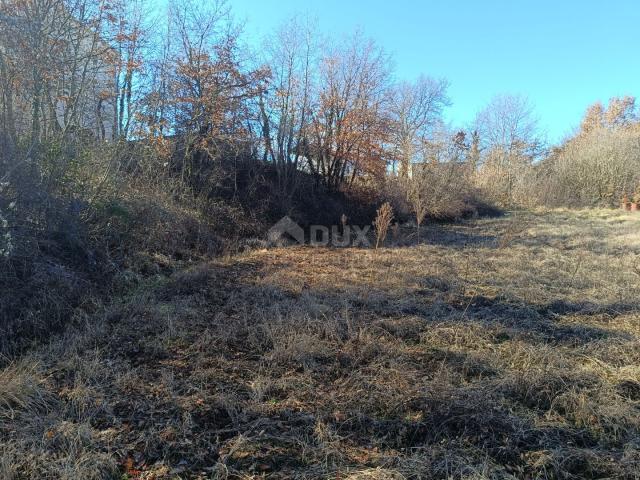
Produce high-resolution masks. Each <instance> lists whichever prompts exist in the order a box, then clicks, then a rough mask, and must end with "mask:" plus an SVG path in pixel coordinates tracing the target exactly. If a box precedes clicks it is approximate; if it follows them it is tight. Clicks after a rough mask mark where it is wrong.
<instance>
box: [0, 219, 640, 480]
mask: <svg viewBox="0 0 640 480" xmlns="http://www.w3.org/2000/svg"><path fill="white" fill-rule="evenodd" d="M416 238H417V237H416V235H415V233H414V232H413V231H412V230H411V229H409V228H407V229H403V231H402V232H401V236H400V238H399V239H398V241H397V242H396V243H397V245H395V246H389V247H386V248H382V249H380V250H378V251H374V250H368V249H318V248H311V247H290V248H279V249H269V250H256V251H251V252H248V253H246V254H243V255H240V256H236V257H233V258H226V259H221V260H216V261H212V262H211V263H208V264H203V265H200V266H198V267H196V268H193V269H191V270H187V271H182V272H179V273H176V274H174V275H172V276H171V277H161V276H158V277H154V278H151V279H148V280H146V281H144V282H141V283H137V284H135V285H132V287H131V289H130V290H129V291H127V292H126V294H124V295H123V296H122V298H118V299H115V300H114V302H113V304H112V305H110V306H109V307H106V308H105V309H97V310H98V311H97V313H93V314H91V315H86V317H83V318H78V319H76V321H75V322H74V324H75V325H76V327H74V328H69V329H68V330H67V332H66V333H65V334H64V335H63V336H61V337H56V338H54V339H52V340H51V342H50V344H49V345H47V346H44V347H42V346H41V347H37V348H34V349H33V350H32V351H31V352H29V353H28V354H26V355H24V356H23V357H21V358H16V359H12V360H11V361H10V362H5V366H4V367H3V368H2V370H1V371H0V432H1V437H0V438H1V441H2V443H1V447H0V478H3V479H4V478H7V479H12V478H14V479H22V478H38V479H40V478H56V479H58V478H60V479H63V478H66V479H94V478H95V479H106V478H130V479H133V478H140V479H183V478H202V479H204V478H262V477H269V478H309V479H311V478H331V479H372V478H375V479H386V478H390V479H409V478H478V479H479V478H542V479H544V478H639V477H640V450H639V449H640V342H639V337H640V315H639V308H640V302H639V300H640V215H634V214H631V213H624V212H615V211H604V210H593V211H577V212H572V211H553V212H542V211H540V212H529V213H520V212H518V213H512V214H509V215H507V216H505V217H502V218H497V219H479V220H473V221H469V222H465V223H461V224H456V225H428V226H427V227H426V228H425V229H424V231H423V232H422V233H421V235H420V239H421V242H420V243H419V244H418V243H417V241H416Z"/></svg>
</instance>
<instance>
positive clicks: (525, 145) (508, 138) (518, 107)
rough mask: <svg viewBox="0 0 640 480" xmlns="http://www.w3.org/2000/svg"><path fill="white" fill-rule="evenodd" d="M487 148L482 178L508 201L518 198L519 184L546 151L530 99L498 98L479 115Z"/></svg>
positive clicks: (484, 183) (494, 193) (479, 123)
mask: <svg viewBox="0 0 640 480" xmlns="http://www.w3.org/2000/svg"><path fill="white" fill-rule="evenodd" d="M476 128H477V130H478V132H479V134H480V142H481V145H482V149H483V150H484V155H483V165H482V171H481V177H480V180H481V181H482V183H483V186H484V187H485V188H486V189H487V191H488V192H490V193H491V194H492V195H494V196H495V198H496V200H499V201H501V202H503V203H505V204H510V203H513V202H514V201H515V200H516V198H515V197H516V196H517V195H516V194H517V192H516V187H517V185H522V183H523V182H522V180H523V178H524V177H525V175H526V174H527V172H528V171H529V169H530V167H531V166H532V164H533V162H534V161H535V160H536V159H538V158H539V157H540V156H541V154H542V153H543V141H542V139H541V137H540V134H539V131H538V124H537V120H536V118H535V116H534V114H533V107H532V106H531V104H530V103H529V101H528V100H527V99H526V98H524V97H520V96H513V95H500V96H497V97H494V98H493V99H492V100H491V102H490V103H489V104H488V105H487V107H485V108H484V109H483V110H482V111H481V112H480V113H478V115H477V117H476Z"/></svg>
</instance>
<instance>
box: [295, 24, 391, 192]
mask: <svg viewBox="0 0 640 480" xmlns="http://www.w3.org/2000/svg"><path fill="white" fill-rule="evenodd" d="M388 88H389V68H388V58H387V56H386V55H385V53H384V52H383V51H382V50H381V49H380V48H379V47H377V46H376V45H375V44H374V43H373V42H372V41H366V40H363V38H362V37H361V36H360V35H359V34H356V35H355V36H354V37H352V38H351V40H350V41H349V42H348V43H346V44H345V45H344V46H341V47H334V48H333V49H331V50H330V51H329V52H327V53H326V54H325V56H324V57H323V58H322V59H321V64H320V71H319V78H318V92H317V94H316V95H315V98H314V104H313V109H312V111H313V116H312V119H311V126H310V128H309V132H308V135H307V136H306V137H305V140H304V144H303V151H304V155H305V157H306V160H307V165H308V167H309V169H310V170H311V172H312V173H314V174H315V175H316V177H317V178H318V179H320V180H322V181H323V182H324V184H325V185H326V186H327V187H329V188H330V189H332V190H337V189H339V188H340V187H341V186H343V185H344V184H345V183H347V182H348V183H349V184H351V183H353V181H354V180H355V179H356V177H357V176H358V175H360V174H365V175H372V176H383V175H384V174H385V169H386V157H385V156H386V151H385V144H386V143H387V142H388V141H389V126H388V119H387V118H386V115H385V111H386V100H387V98H388V95H387V93H388Z"/></svg>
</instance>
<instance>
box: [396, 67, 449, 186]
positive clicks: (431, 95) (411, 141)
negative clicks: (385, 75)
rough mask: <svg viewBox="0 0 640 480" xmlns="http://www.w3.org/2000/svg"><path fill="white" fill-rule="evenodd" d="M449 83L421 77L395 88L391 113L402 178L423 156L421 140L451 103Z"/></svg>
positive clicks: (425, 137)
mask: <svg viewBox="0 0 640 480" xmlns="http://www.w3.org/2000/svg"><path fill="white" fill-rule="evenodd" d="M448 86H449V83H448V82H447V81H446V80H435V79H433V78H429V77H424V76H421V77H420V78H418V80H417V81H416V82H415V83H407V82H404V83H400V84H399V85H397V86H396V87H395V88H394V91H393V102H392V105H391V113H392V118H393V129H394V135H393V136H394V144H395V146H396V150H397V157H398V159H399V160H400V172H399V173H400V176H401V177H407V176H408V175H409V174H410V166H411V163H412V162H413V161H414V160H415V159H416V157H418V158H419V157H422V156H423V151H422V147H423V146H424V140H425V139H427V138H428V136H429V134H430V131H431V129H432V128H433V127H434V125H435V124H436V123H437V121H438V120H439V119H440V118H441V115H442V110H443V109H444V107H446V106H447V105H449V104H450V101H449V98H448V96H447V88H448Z"/></svg>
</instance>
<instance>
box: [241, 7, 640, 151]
mask: <svg viewBox="0 0 640 480" xmlns="http://www.w3.org/2000/svg"><path fill="white" fill-rule="evenodd" d="M230 4H231V7H232V10H233V13H234V16H235V17H236V19H238V20H244V21H246V25H245V33H246V38H247V39H248V41H249V42H250V43H252V44H254V45H256V46H257V45H258V44H259V43H258V42H259V40H260V39H261V38H262V37H264V35H266V34H268V33H269V32H271V31H273V29H274V28H275V27H277V26H278V25H279V24H281V23H282V22H283V21H284V20H285V19H287V18H289V17H291V16H292V15H293V14H296V13H300V14H309V15H311V16H312V17H313V18H317V19H318V24H319V25H318V26H319V30H320V32H323V33H326V34H329V35H338V36H339V35H342V34H344V33H349V32H351V31H353V30H354V29H357V28H360V29H361V30H362V31H363V32H364V34H365V35H366V36H368V37H371V38H373V39H375V40H376V41H377V42H378V43H379V44H380V45H381V46H382V47H384V48H385V50H386V51H387V52H388V53H390V54H392V56H393V58H394V63H395V71H396V76H397V77H398V78H401V79H408V80H410V79H413V78H415V77H417V76H418V75H419V74H421V73H424V74H427V75H431V76H435V77H445V78H447V79H448V80H449V81H450V83H451V87H450V90H449V92H450V96H451V99H452V101H453V105H452V106H451V107H450V108H449V109H448V110H447V113H446V115H447V119H448V120H449V121H451V122H452V123H454V124H455V125H465V124H467V123H468V122H470V121H471V120H472V119H473V118H474V117H475V114H476V112H477V111H478V110H479V109H480V108H482V106H484V105H485V104H486V103H487V102H488V101H489V100H490V99H491V97H492V96H494V95H495V94H499V93H512V94H522V95H525V96H527V97H528V98H529V100H530V101H531V102H532V104H533V105H534V106H535V110H536V114H537V117H538V118H539V120H540V126H541V128H542V129H543V130H545V131H546V132H547V134H548V139H549V141H552V142H555V141H558V140H560V139H561V138H562V137H563V135H565V134H567V133H569V132H570V131H571V129H572V128H573V127H575V126H577V125H578V124H579V122H580V117H581V115H582V113H583V112H584V110H585V108H586V107H587V105H589V104H590V103H592V102H594V101H596V100H602V101H606V100H607V99H608V98H609V97H611V96H614V95H623V94H630V95H638V96H640V0H609V1H606V0H583V1H578V0H555V1H551V0H542V1H533V0H520V1H518V0H513V1H507V0H485V1H480V0H478V1H473V0H458V1H445V0H437V1H436V0H429V1H419V0H393V1H391V0H386V1H383V0H367V1H365V0H351V1H349V0H307V1H302V0H230Z"/></svg>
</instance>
